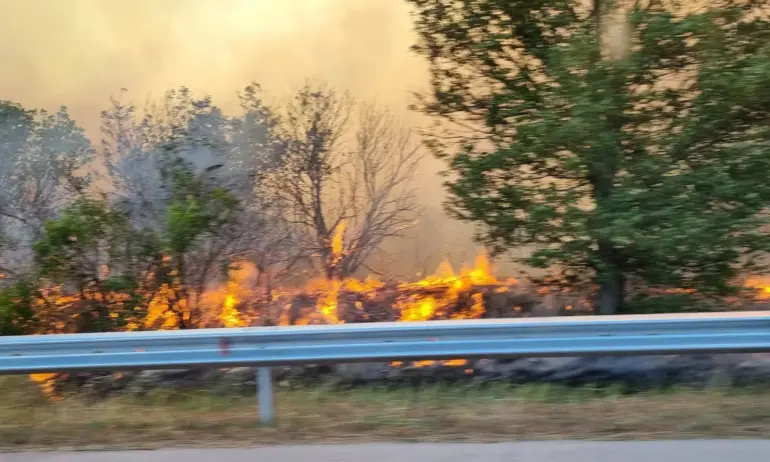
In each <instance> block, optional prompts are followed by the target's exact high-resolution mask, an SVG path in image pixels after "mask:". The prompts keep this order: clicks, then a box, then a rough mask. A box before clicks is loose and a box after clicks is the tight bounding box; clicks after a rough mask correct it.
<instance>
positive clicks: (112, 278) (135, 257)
mask: <svg viewBox="0 0 770 462" xmlns="http://www.w3.org/2000/svg"><path fill="white" fill-rule="evenodd" d="M33 249H34V252H35V263H36V268H37V277H38V278H39V282H40V285H41V287H48V288H50V287H52V286H54V285H56V286H59V287H60V288H61V290H59V291H55V293H54V294H53V299H51V298H52V297H51V296H46V295H44V294H43V293H39V294H37V295H36V296H37V297H38V298H37V300H39V301H40V303H39V306H40V309H41V310H45V311H46V312H47V316H48V317H49V318H51V319H57V318H59V319H62V318H63V319H62V320H63V321H64V324H65V325H73V326H74V327H71V328H67V329H66V330H75V331H77V332H102V331H110V330H120V329H123V328H126V327H127V326H128V325H129V324H130V323H131V324H134V325H136V326H141V325H142V321H143V319H144V316H145V315H146V312H147V307H148V305H149V303H150V300H151V299H152V296H153V294H154V293H155V291H156V290H157V287H158V285H159V282H157V281H156V280H154V279H151V278H150V279H148V278H147V277H146V276H147V275H148V274H150V273H149V272H150V271H156V270H157V268H158V267H160V266H161V265H162V254H161V247H160V245H159V242H158V241H157V240H156V239H155V238H154V236H152V235H149V234H147V233H141V232H138V231H135V230H133V229H132V228H131V227H130V224H129V222H128V220H127V217H126V216H125V214H122V213H118V212H114V211H112V210H110V208H109V206H108V204H107V203H106V201H99V200H93V199H78V200H76V201H75V202H74V203H73V204H72V205H71V206H69V207H68V208H67V209H65V210H64V211H63V212H62V214H61V215H60V216H59V217H58V218H56V219H54V220H49V221H47V222H46V224H45V227H44V231H43V235H42V237H41V238H40V239H39V240H38V241H37V242H35V244H34V246H33ZM72 293H74V294H77V295H76V297H74V298H73V297H68V294H72ZM57 296H58V297H64V298H65V299H66V300H68V304H67V305H68V308H67V309H65V312H64V313H61V312H54V311H61V310H60V309H61V307H60V306H59V305H58V304H57V300H56V299H55V297H57Z"/></svg>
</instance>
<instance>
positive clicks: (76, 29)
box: [0, 0, 473, 264]
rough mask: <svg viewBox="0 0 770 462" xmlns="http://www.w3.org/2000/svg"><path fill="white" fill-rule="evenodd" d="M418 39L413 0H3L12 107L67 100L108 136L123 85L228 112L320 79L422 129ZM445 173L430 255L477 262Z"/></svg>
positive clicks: (431, 176) (3, 90) (137, 96)
mask: <svg viewBox="0 0 770 462" xmlns="http://www.w3.org/2000/svg"><path fill="white" fill-rule="evenodd" d="M414 40H415V35H414V33H413V31H412V20H411V18H410V15H409V6H408V5H407V3H406V2H405V1H403V0H283V1H279V0H0V62H1V63H2V71H1V72H0V99H8V100H14V101H18V102H20V103H22V104H23V105H25V106H27V107H42V108H46V109H55V108H56V107H58V106H59V105H62V104H65V105H67V106H68V107H69V109H70V112H71V113H72V114H73V116H74V117H75V118H76V119H77V120H78V122H79V123H80V124H81V125H82V126H84V127H85V128H86V129H87V130H88V132H89V134H90V135H91V136H92V138H94V139H98V136H99V133H98V123H99V112H100V111H101V110H102V109H104V108H106V106H107V102H108V98H109V97H110V96H111V95H115V94H117V92H118V91H119V90H120V89H121V88H127V89H129V90H130V95H131V97H132V99H133V100H134V101H136V102H138V103H140V104H141V103H142V102H143V101H144V100H145V99H146V98H147V97H148V95H150V96H160V95H161V94H162V93H163V92H164V91H165V90H167V89H170V88H174V87H178V86H180V85H184V86H187V87H190V88H191V89H192V90H193V91H195V92H196V93H197V92H200V93H208V94H211V95H212V96H213V97H214V99H215V101H216V102H217V104H219V105H220V106H222V107H223V108H225V109H226V110H227V109H232V108H233V106H234V104H235V92H236V91H238V90H240V89H242V88H243V87H244V86H245V85H247V84H248V83H250V82H252V81H256V82H258V83H260V84H261V85H262V86H263V87H264V89H265V90H266V91H267V92H268V93H269V94H272V95H275V96H276V97H277V96H281V95H282V94H285V93H286V92H288V91H289V90H291V88H293V87H296V86H297V85H300V84H302V83H303V82H304V81H305V80H306V79H308V78H315V79H320V80H324V81H326V82H328V83H330V84H332V85H333V86H335V87H338V88H344V89H349V90H351V92H352V93H353V94H354V95H355V96H358V97H359V98H375V99H376V100H377V101H378V102H380V103H382V104H387V105H389V106H391V107H392V108H393V109H394V110H397V111H404V117H405V118H406V119H408V120H409V121H410V122H411V123H417V124H419V123H422V122H424V119H422V118H421V117H420V116H419V115H417V114H414V113H408V112H407V111H406V106H407V105H408V104H409V103H410V102H411V101H412V97H411V92H412V91H416V90H421V89H425V88H426V87H427V85H426V84H427V65H426V63H425V62H424V61H423V58H421V57H419V56H417V55H415V54H413V53H411V52H410V51H409V46H410V45H412V44H413V43H414ZM440 166H441V164H439V163H438V161H436V160H433V159H430V158H429V159H427V160H426V162H425V167H424V174H423V177H422V178H421V180H420V197H421V202H422V203H423V204H424V205H425V206H426V207H427V208H428V209H429V210H430V211H431V212H432V213H431V215H433V216H434V217H437V218H434V222H433V223H431V224H430V225H428V226H427V228H426V229H425V230H424V232H423V233H421V234H424V238H425V239H426V240H427V242H426V244H427V243H428V242H429V243H431V244H432V245H431V247H432V249H428V250H427V251H422V252H420V254H421V256H420V257H419V259H421V260H422V259H424V258H428V254H433V255H434V256H433V257H432V258H430V260H431V261H432V262H435V261H436V260H435V259H436V258H440V256H441V254H444V253H447V252H449V253H452V254H453V255H454V256H455V257H456V258H458V259H462V260H465V259H467V257H469V256H471V255H469V254H472V253H473V250H472V249H473V247H472V245H471V241H470V239H469V237H470V235H469V232H468V230H467V228H466V227H459V228H458V224H457V223H453V222H451V221H449V220H448V219H445V218H442V216H443V215H442V213H441V211H440V204H441V201H442V199H443V196H444V193H443V190H442V188H441V187H440V183H441V180H440V179H439V178H438V176H437V175H436V172H437V171H438V169H439V168H440ZM435 220H438V221H435ZM439 243H440V244H439ZM416 244H417V246H419V245H420V244H419V243H416ZM409 246H410V247H411V246H412V243H410V244H409ZM437 246H438V247H443V248H441V249H438V248H437ZM405 256H406V255H405ZM416 263H418V262H416ZM418 264H422V263H418Z"/></svg>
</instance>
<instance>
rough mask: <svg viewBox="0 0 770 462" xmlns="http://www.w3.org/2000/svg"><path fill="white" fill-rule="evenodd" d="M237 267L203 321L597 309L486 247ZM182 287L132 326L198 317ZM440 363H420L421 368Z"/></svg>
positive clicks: (760, 287) (155, 300)
mask: <svg viewBox="0 0 770 462" xmlns="http://www.w3.org/2000/svg"><path fill="white" fill-rule="evenodd" d="M341 235H342V234H341V232H339V233H338V234H337V235H335V236H334V238H333V239H332V245H331V248H332V251H333V253H332V257H331V258H332V259H333V260H334V261H339V259H340V258H341V251H342V248H343V246H342V238H341ZM233 267H234V269H233V270H232V271H231V272H230V273H229V277H228V280H227V282H226V283H224V284H221V285H220V286H218V287H216V288H214V289H213V290H209V291H207V292H205V293H203V294H202V295H201V296H200V297H198V298H197V300H198V302H197V303H198V304H199V307H198V311H199V312H200V313H202V314H201V315H200V319H199V322H200V325H198V326H196V327H213V326H223V327H243V326H249V325H306V324H337V323H350V322H376V321H403V322H410V321H426V320H433V319H473V318H481V317H515V316H529V315H532V314H533V311H535V310H536V309H537V308H541V309H542V308H545V310H546V312H544V313H542V314H552V315H553V314H559V313H581V312H585V313H590V311H591V303H590V300H589V297H588V295H586V294H579V293H570V290H571V289H570V288H557V287H555V286H548V285H545V286H543V285H541V286H539V287H533V286H532V285H531V284H530V285H528V284H527V283H525V282H522V281H517V280H516V279H512V278H509V279H500V278H498V277H496V276H495V275H494V272H493V270H492V268H491V264H490V261H489V259H488V258H487V256H486V255H485V254H483V253H482V254H479V255H478V256H477V257H476V260H475V264H474V265H473V266H472V267H466V268H462V269H460V270H459V271H455V269H454V268H453V267H452V265H451V264H450V262H449V261H448V260H445V261H443V262H442V263H441V264H440V265H439V266H438V268H437V269H436V271H435V272H434V273H433V274H432V275H430V276H427V277H425V278H423V279H420V280H418V281H414V282H403V281H385V280H380V279H377V278H373V277H367V278H365V279H356V278H345V279H328V278H324V277H320V278H316V279H313V280H311V281H309V282H308V283H307V284H305V285H303V286H301V287H289V288H286V287H284V288H280V289H279V290H273V291H270V292H269V293H268V294H265V293H264V291H261V290H259V289H258V288H257V287H256V286H255V284H254V282H253V281H255V280H256V275H257V270H256V268H255V267H254V266H253V265H251V264H248V263H245V262H242V263H240V264H237V265H233ZM743 285H744V286H745V287H747V288H749V289H751V290H752V291H753V292H754V294H755V298H756V299H757V300H768V299H770V279H768V278H762V277H750V278H748V279H747V280H746V281H745V282H744V284H743ZM653 292H655V291H653ZM657 292H660V291H657ZM663 292H666V293H680V292H683V291H682V290H676V289H668V290H664V291H663ZM685 292H688V293H689V292H691V291H685ZM177 293H178V291H175V290H171V288H169V287H167V286H162V287H160V289H159V290H157V291H156V292H155V293H154V294H152V295H151V296H150V298H149V302H148V303H147V307H148V309H147V312H146V316H145V317H144V319H141V320H137V321H136V322H133V323H129V325H128V329H129V330H130V329H139V328H140V327H141V328H144V329H176V328H179V327H180V320H182V321H183V320H184V319H189V318H190V314H189V311H190V310H189V307H188V306H186V303H187V300H189V299H175V298H174V297H175V296H176V294H177ZM549 297H550V298H551V299H550V301H549ZM47 298H48V299H49V300H53V301H54V302H55V305H56V306H59V307H63V306H66V305H71V304H76V303H78V297H76V296H71V295H65V294H63V293H60V289H52V290H50V291H49V293H48V294H47ZM113 302H118V303H119V302H120V300H114V301H113ZM171 307H173V309H171ZM433 363H434V362H433V361H419V362H415V363H412V364H413V366H416V367H421V366H427V365H430V364H433ZM393 364H394V365H395V366H400V365H401V364H400V363H393ZM443 364H446V365H452V366H458V367H461V366H463V365H464V364H465V361H463V360H459V359H458V360H450V361H444V362H443ZM52 377H53V375H51V374H35V375H33V376H32V378H33V379H34V380H35V381H37V382H39V383H40V384H41V385H42V386H43V388H44V389H46V387H49V388H50V386H51V382H52Z"/></svg>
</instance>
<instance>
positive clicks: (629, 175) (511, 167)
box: [408, 0, 770, 314]
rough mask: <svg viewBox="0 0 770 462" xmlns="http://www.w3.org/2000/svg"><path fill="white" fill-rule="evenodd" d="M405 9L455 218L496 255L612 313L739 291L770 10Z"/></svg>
mask: <svg viewBox="0 0 770 462" xmlns="http://www.w3.org/2000/svg"><path fill="white" fill-rule="evenodd" d="M408 1H409V3H411V4H412V5H413V6H414V8H415V20H416V27H417V32H418V34H419V38H420V41H419V44H418V45H417V46H416V47H415V50H416V51H417V52H418V53H419V54H421V55H422V56H424V57H426V58H428V59H429V60H430V65H431V86H432V92H431V94H430V95H428V96H425V97H423V98H422V99H421V103H422V104H421V109H422V110H423V111H424V112H426V113H427V114H430V115H433V116H436V117H437V118H438V119H439V120H440V121H443V122H444V128H448V129H450V130H451V132H450V133H448V134H447V133H446V132H439V135H438V136H432V137H431V139H430V146H431V147H432V148H433V149H434V150H435V152H436V154H437V155H439V156H441V157H444V158H446V159H448V165H449V169H448V170H449V171H448V172H447V173H449V175H450V176H449V179H448V180H447V185H448V188H449V191H450V193H451V199H450V201H449V204H448V208H449V210H450V211H451V212H452V213H453V214H454V215H455V216H457V217H459V218H461V219H464V220H469V221H471V222H475V223H477V224H479V225H480V226H479V233H478V235H479V239H480V240H482V241H483V242H485V243H486V244H488V245H490V246H491V247H492V248H493V249H494V250H496V251H504V250H505V249H507V248H510V247H512V246H520V245H528V246H533V247H534V248H535V249H536V250H534V251H533V254H532V256H531V258H529V259H528V261H529V263H530V264H533V265H535V266H538V267H549V266H551V265H554V266H556V267H560V268H564V269H568V270H571V271H573V272H575V273H576V274H592V275H594V278H595V280H596V282H597V283H598V285H599V293H598V295H597V299H596V300H597V301H596V307H597V312H598V313H600V314H611V313H616V312H618V311H619V310H621V309H622V305H623V301H624V298H625V293H624V288H625V287H626V284H627V281H629V280H630V279H631V278H638V279H641V280H643V281H645V282H646V283H647V284H651V285H661V286H679V287H685V288H694V289H698V290H700V291H704V292H710V293H727V292H729V291H730V290H731V287H730V281H731V280H732V279H733V278H734V276H735V275H736V273H737V271H739V270H740V269H741V268H742V267H745V266H746V265H750V264H754V263H756V261H757V258H756V257H758V256H761V255H764V253H765V251H766V250H767V248H768V236H767V235H766V234H765V233H764V232H763V229H762V226H763V225H764V224H766V222H767V220H766V219H765V217H764V216H762V214H760V212H761V211H762V210H763V209H764V207H765V206H766V205H767V204H768V200H770V182H768V181H767V179H766V175H767V173H766V172H767V171H768V168H770V156H768V154H767V148H768V146H769V144H770V141H769V140H768V137H769V135H770V126H769V125H768V120H769V119H770V46H769V45H768V43H769V42H768V38H770V27H769V26H770V23H769V22H768V19H767V15H766V13H763V12H762V11H761V10H760V8H761V3H766V2H746V1H741V2H739V1H738V0H734V1H733V0H731V1H714V2H708V8H702V9H699V10H696V9H695V8H693V5H691V4H689V3H687V4H685V5H684V6H683V7H681V8H679V7H677V8H672V7H670V6H667V5H676V4H677V2H663V1H657V0H651V1H643V0H642V1H638V2H635V3H634V4H633V5H628V4H629V3H630V2H616V3H610V2H609V1H604V0H593V2H591V3H590V4H589V3H588V2H581V1H573V0H517V1H510V0H459V1H457V0H408ZM702 3H705V2H702ZM686 8H687V9H689V11H687V10H686ZM444 135H446V136H444Z"/></svg>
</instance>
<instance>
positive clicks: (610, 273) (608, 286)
mask: <svg viewBox="0 0 770 462" xmlns="http://www.w3.org/2000/svg"><path fill="white" fill-rule="evenodd" d="M599 255H600V258H601V260H602V270H601V272H600V274H599V294H598V296H597V299H596V305H595V307H594V309H595V312H596V314H599V315H612V314H617V313H618V312H619V311H620V309H621V307H622V306H623V302H624V300H625V295H626V293H625V289H626V277H625V275H624V274H623V271H622V269H621V268H620V267H619V266H618V255H617V250H615V249H614V248H613V247H612V246H610V245H608V244H599Z"/></svg>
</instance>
